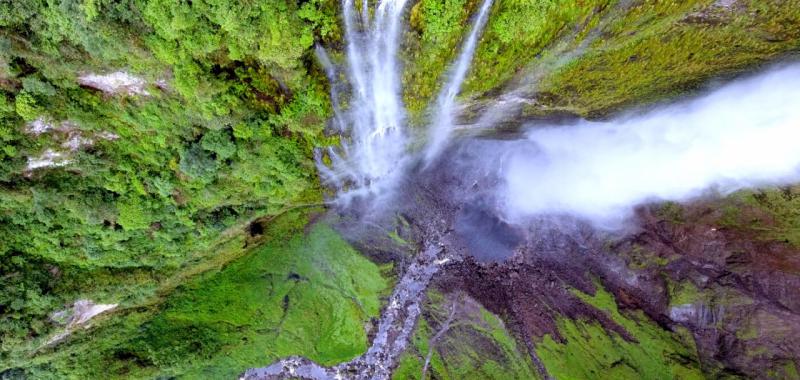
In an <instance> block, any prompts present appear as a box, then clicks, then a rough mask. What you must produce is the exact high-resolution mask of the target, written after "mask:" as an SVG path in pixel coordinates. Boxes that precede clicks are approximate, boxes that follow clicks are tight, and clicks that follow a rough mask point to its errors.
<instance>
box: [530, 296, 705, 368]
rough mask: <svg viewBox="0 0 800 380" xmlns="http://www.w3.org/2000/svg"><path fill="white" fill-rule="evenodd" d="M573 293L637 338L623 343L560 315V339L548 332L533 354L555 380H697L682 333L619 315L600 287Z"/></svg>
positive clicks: (595, 326)
mask: <svg viewBox="0 0 800 380" xmlns="http://www.w3.org/2000/svg"><path fill="white" fill-rule="evenodd" d="M576 294H577V295H578V296H579V297H581V298H582V299H583V300H584V301H585V302H587V303H588V304H590V305H592V306H594V307H596V308H598V309H600V310H603V311H605V312H606V313H608V315H609V316H611V317H612V318H613V320H614V321H615V322H617V323H618V324H620V325H621V326H623V327H624V328H625V329H626V330H627V331H628V332H629V333H631V335H632V336H633V337H634V338H635V339H637V340H638V343H636V342H628V341H626V340H624V339H623V338H622V337H620V336H618V335H617V334H615V333H609V332H606V331H605V330H604V329H603V328H602V327H601V326H600V325H598V324H596V323H592V322H586V321H581V320H575V321H573V320H570V319H566V318H565V319H561V320H560V321H559V333H560V334H561V335H562V336H564V338H565V342H564V343H558V342H556V341H554V340H553V339H552V338H551V337H550V336H549V335H547V336H545V338H544V340H543V341H542V342H541V343H540V344H539V345H538V346H537V349H536V351H537V354H538V355H539V357H540V358H541V360H542V362H543V363H544V364H545V366H546V367H547V370H548V372H549V373H550V374H551V375H552V376H554V377H555V378H557V379H589V378H613V379H702V378H704V375H703V373H702V372H701V371H700V368H699V363H698V361H697V357H696V353H695V350H694V348H693V345H694V342H693V340H692V338H691V336H690V335H689V334H688V332H684V331H680V330H678V331H677V333H675V334H670V333H669V332H668V331H666V330H663V329H662V328H661V327H659V326H658V325H656V324H655V323H654V322H652V321H650V320H649V319H648V318H647V317H646V316H644V315H641V314H635V315H624V314H622V313H621V312H620V311H619V310H618V309H617V305H616V302H615V301H614V298H613V295H612V294H610V293H608V292H606V291H605V290H603V289H602V288H598V291H597V292H596V294H595V295H594V296H590V295H586V294H583V293H580V292H576Z"/></svg>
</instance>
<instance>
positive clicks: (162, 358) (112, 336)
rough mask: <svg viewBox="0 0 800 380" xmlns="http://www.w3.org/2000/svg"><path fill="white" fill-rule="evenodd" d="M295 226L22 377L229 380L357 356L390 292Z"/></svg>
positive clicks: (369, 267) (336, 247) (371, 268)
mask: <svg viewBox="0 0 800 380" xmlns="http://www.w3.org/2000/svg"><path fill="white" fill-rule="evenodd" d="M293 225H294V224H290V225H287V227H289V229H288V230H287V229H285V228H284V229H282V231H283V232H284V234H285V233H287V232H290V231H292V230H295V231H297V232H296V234H295V235H282V236H280V237H276V239H274V240H272V241H271V242H269V243H267V244H266V245H264V246H262V247H259V248H258V249H256V250H255V251H253V253H252V254H250V255H248V256H246V257H244V258H242V259H240V260H238V261H236V262H234V263H232V264H230V265H228V266H227V267H225V268H224V269H222V270H221V271H219V272H217V273H213V272H210V273H205V274H203V275H202V276H200V277H199V278H197V279H195V280H192V281H189V282H188V283H186V284H185V285H183V286H181V287H180V288H179V289H178V291H177V292H175V293H174V294H173V295H171V296H170V297H169V298H168V299H167V302H166V304H165V305H164V306H163V307H161V308H160V310H158V311H157V313H156V314H154V315H151V314H150V313H149V312H148V311H147V310H131V312H130V313H126V314H124V315H120V316H116V317H114V318H113V319H112V320H111V321H109V322H110V323H108V324H107V325H104V326H103V327H102V328H100V329H98V330H96V331H93V332H92V334H87V333H83V332H79V333H78V335H76V336H75V337H74V338H72V340H71V341H70V342H68V343H66V345H65V346H63V347H59V349H58V350H57V351H53V352H49V353H45V354H42V355H40V356H37V357H35V359H34V360H32V361H30V362H28V363H27V364H26V365H25V367H28V368H27V370H28V371H30V372H31V373H32V374H36V376H41V377H48V376H58V377H67V378H69V377H84V378H85V377H97V376H104V377H108V376H110V377H123V378H139V377H152V376H155V375H159V376H179V377H183V378H224V377H234V376H235V375H237V374H238V373H239V372H240V371H242V370H243V369H245V368H248V367H253V366H263V365H266V364H269V363H270V362H272V361H274V360H276V359H277V358H280V357H285V356H289V355H303V356H306V357H309V358H311V359H313V360H316V361H318V362H320V363H323V364H334V363H338V362H340V361H346V360H349V359H351V358H353V357H355V356H357V355H359V354H361V353H362V352H364V350H365V349H366V345H367V338H366V332H365V324H366V323H367V321H368V320H369V319H370V318H373V317H375V316H377V315H378V312H379V308H380V296H381V294H383V293H385V291H386V289H387V287H388V285H389V284H388V283H387V281H386V280H385V279H384V278H383V277H382V276H381V274H380V268H379V267H378V266H377V265H375V264H373V263H372V262H370V261H368V260H367V259H365V258H364V257H362V256H360V255H359V254H358V253H357V252H356V251H354V250H353V249H352V248H351V247H350V246H349V245H348V244H347V243H346V242H345V241H344V240H342V238H341V237H339V236H338V235H337V234H336V232H334V231H333V230H332V229H331V228H330V227H328V226H326V225H323V224H317V225H314V226H313V227H312V228H311V229H310V231H309V232H308V234H307V235H305V234H304V233H303V231H302V229H299V230H298V229H295V227H293ZM287 236H288V238H287Z"/></svg>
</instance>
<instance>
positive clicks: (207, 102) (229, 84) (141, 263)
mask: <svg viewBox="0 0 800 380" xmlns="http://www.w3.org/2000/svg"><path fill="white" fill-rule="evenodd" d="M370 3H371V4H372V3H374V2H370ZM409 3H410V4H409V7H410V10H409V13H408V17H409V25H410V26H409V28H408V30H407V34H406V36H405V39H404V44H403V48H402V55H403V56H402V59H403V62H404V69H405V72H404V74H403V75H404V76H403V78H404V82H405V83H404V93H403V96H404V101H405V102H406V104H407V107H408V108H409V111H410V114H411V120H412V122H413V123H414V124H421V123H420V121H421V120H422V118H423V117H424V112H425V111H426V107H427V105H428V104H429V102H430V100H431V99H432V97H434V96H435V94H436V93H437V91H438V89H439V86H441V83H442V82H443V81H444V78H445V75H446V71H447V69H448V65H449V64H450V63H451V61H452V59H453V58H454V57H455V56H456V54H457V52H458V48H459V46H460V43H461V42H462V40H463V38H464V37H465V31H466V28H467V26H468V25H469V20H470V19H471V17H472V16H473V14H474V12H475V10H476V9H477V8H478V6H479V4H480V1H479V0H419V1H410V2H409ZM340 6H341V5H340V2H339V1H338V0H304V1H289V0H270V1H262V2H235V1H228V0H191V1H167V0H121V1H111V0H15V1H4V2H0V288H2V289H3V292H1V293H0V372H2V371H4V370H6V369H7V368H14V367H23V368H22V369H20V371H26V372H28V373H29V374H31V375H32V377H38V378H48V377H51V378H64V377H66V378H86V377H97V376H101V375H106V374H107V373H109V372H108V371H110V373H112V374H113V375H115V376H118V377H130V378H137V377H155V376H161V375H163V376H172V375H176V376H185V377H193V378H196V377H223V376H232V375H235V373H237V372H238V371H239V370H241V369H243V368H246V367H247V366H253V365H261V364H266V363H268V362H269V361H271V360H273V359H275V358H277V357H279V356H284V355H288V354H302V355H305V356H308V357H310V358H312V359H315V360H318V361H320V362H322V363H326V364H331V363H335V362H338V361H341V360H346V359H347V358H350V357H353V356H355V355H357V354H358V353H360V352H361V351H363V349H364V347H365V339H366V338H365V335H364V329H363V327H364V324H365V321H366V320H368V319H369V318H370V317H371V316H374V315H375V314H376V313H377V308H378V297H379V295H381V294H382V292H384V289H385V288H386V281H385V280H384V279H382V278H381V276H380V275H379V273H381V271H380V268H377V269H376V267H375V266H374V265H373V264H372V263H370V262H368V261H366V260H364V259H363V258H361V257H360V256H358V255H356V254H355V253H354V252H353V251H352V249H350V248H349V247H346V245H345V244H344V242H343V241H341V239H340V238H338V237H336V236H335V234H334V233H333V232H332V231H331V230H330V229H329V228H327V227H325V226H316V227H313V228H312V230H311V232H310V233H309V235H308V236H307V237H305V238H303V237H301V235H302V233H301V229H302V226H303V225H305V223H306V221H307V216H306V214H305V213H303V212H298V211H296V210H295V208H297V207H305V206H308V205H314V204H318V203H320V202H321V199H322V190H321V189H320V186H319V183H318V180H317V175H316V173H315V168H314V164H313V160H312V156H313V150H314V148H316V147H318V146H321V145H329V144H332V143H335V142H336V141H337V140H336V137H327V136H325V135H324V134H323V126H324V123H325V120H326V119H327V118H328V117H329V116H330V115H331V106H330V104H329V103H330V101H329V99H328V95H327V94H328V84H327V83H326V82H327V81H326V79H325V75H324V74H323V73H322V72H321V71H320V68H319V67H317V65H316V64H315V61H314V55H313V45H314V44H322V45H324V46H326V47H327V48H328V49H329V50H331V55H332V56H333V57H341V51H340V49H341V47H342V41H341V39H342V31H341V25H340V22H339V16H340V15H339V13H340ZM798 41H800V7H799V6H798V4H797V2H796V1H766V0H739V1H736V2H735V3H734V5H733V6H730V7H724V6H719V5H715V2H714V1H713V0H691V1H682V2H681V1H666V0H665V1H638V0H635V1H614V0H586V1H561V0H537V1H528V0H495V3H494V5H493V7H492V10H491V14H490V18H489V21H488V23H487V26H486V30H485V33H484V35H483V36H482V37H481V39H480V42H479V45H478V49H477V51H476V56H475V59H474V62H473V64H472V70H471V71H470V74H469V76H468V79H467V81H466V82H465V86H464V88H465V91H464V94H462V96H463V97H464V98H477V97H481V96H483V97H488V96H490V95H491V94H494V93H496V92H497V90H498V89H500V88H502V87H504V86H507V85H509V84H510V83H511V82H513V81H514V80H519V79H521V78H534V79H536V81H535V82H536V88H535V90H536V91H537V92H538V96H537V99H538V101H539V102H540V104H538V105H536V106H532V107H531V108H530V109H528V110H527V112H529V113H531V114H538V113H548V112H552V111H564V110H565V111H568V112H573V113H577V114H580V115H584V116H603V115H605V114H607V113H609V112H612V111H614V110H617V109H619V108H620V107H623V106H625V105H630V104H638V103H645V102H652V101H657V100H661V99H663V98H666V97H669V96H672V95H674V94H677V93H678V92H685V91H687V90H692V89H694V88H696V86H697V85H698V84H699V83H701V81H704V80H707V79H708V78H711V77H713V76H717V75H728V74H735V73H738V72H741V71H743V70H747V69H748V68H751V67H753V66H756V65H759V64H762V63H764V62H767V61H768V60H771V59H776V58H778V57H781V56H783V55H784V54H787V53H790V52H793V51H796V50H797V49H798V48H800V46H799V45H798ZM556 46H558V48H556ZM562 48H563V49H564V50H561V49H562ZM562 52H563V53H566V54H565V55H564V56H563V57H566V58H564V59H563V61H559V62H558V64H557V65H554V66H553V67H550V66H548V67H546V69H545V70H542V67H541V66H542V65H543V64H544V63H545V62H550V61H548V59H553V58H555V59H556V60H558V58H559V57H562V56H561V53H562ZM115 71H124V72H127V73H130V74H131V75H134V76H136V77H138V78H141V79H142V81H143V83H145V85H144V90H146V91H147V94H146V95H145V94H138V95H137V94H129V93H125V92H122V93H117V94H108V93H103V92H101V91H99V90H97V89H92V88H89V87H87V86H81V85H79V84H78V82H79V81H78V78H79V77H80V76H82V75H84V74H88V73H97V74H107V73H111V72H115ZM37 123H38V125H44V124H48V125H50V126H51V127H52V128H50V130H48V131H43V132H42V131H39V132H35V131H33V128H32V126H34V125H37ZM72 141H78V142H80V144H78V145H79V146H77V147H74V148H73V147H70V143H71V142H72ZM47 152H57V153H59V154H61V155H62V157H61V159H60V160H61V161H60V162H59V165H51V166H50V167H41V168H31V167H29V164H30V163H31V161H29V160H31V159H36V158H37V157H42V156H43V155H45V154H46V153H47ZM796 193H797V191H796V189H788V190H775V191H765V192H759V193H741V194H739V195H737V196H736V198H732V200H731V201H730V202H729V203H728V204H726V206H725V208H724V210H725V212H724V215H723V218H721V219H720V223H721V225H722V226H725V227H727V228H738V229H742V230H746V231H748V232H751V233H752V234H753V236H756V237H758V238H763V239H770V240H779V241H784V242H786V243H787V244H791V245H792V246H800V218H798V210H800V205H798V204H797V202H798V201H797V199H800V198H798V197H797V196H796ZM287 210H295V211H289V212H288V214H287V215H286V216H284V217H281V218H277V219H273V218H275V217H276V216H277V215H282V214H284V213H286V212H287ZM662 211H663V212H664V213H665V216H667V217H669V219H670V220H671V221H673V222H675V223H678V222H681V221H683V220H684V215H683V214H682V213H681V211H682V210H681V209H680V207H676V206H668V207H665V208H664V210H662ZM291 218H295V219H296V221H295V222H291V221H287V220H290V219H291ZM254 220H261V221H267V222H265V223H264V224H265V225H270V226H271V227H269V228H268V229H267V231H265V232H264V233H263V234H259V233H257V232H254V233H253V234H254V235H259V236H249V235H248V234H247V233H246V231H247V229H248V225H249V223H250V222H252V221H254ZM257 225H258V226H261V224H257ZM290 236H291V237H292V238H291V239H289V237H290ZM389 238H390V239H392V241H393V242H394V243H395V244H396V245H397V246H398V247H409V246H410V245H409V244H407V243H406V242H405V241H404V240H403V239H402V238H401V236H400V235H399V234H398V233H397V231H393V232H390V233H389ZM276 239H286V241H278V240H276ZM262 243H263V244H266V245H264V246H263V247H261V248H257V246H258V245H259V244H262ZM640 253H641V258H640V260H639V261H638V264H636V265H641V266H652V265H663V261H664V260H666V259H663V258H650V256H648V254H647V253H646V252H640ZM248 254H249V256H247V257H245V258H242V257H243V256H245V255H248ZM237 259H239V260H238V261H236V260H237ZM232 261H235V263H234V264H230V263H231V262H232ZM228 264H230V265H228ZM222 268H224V269H222ZM787 268H790V267H789V266H787ZM384 269H385V268H384ZM265 292H267V293H265ZM690 293H691V292H689V293H686V292H683V293H681V292H678V293H676V294H678V295H677V296H676V297H677V298H678V299H681V298H682V297H683V298H686V297H688V296H686V294H690ZM598 294H600V296H595V297H594V298H587V300H590V301H592V302H599V300H600V298H602V297H601V296H602V294H604V293H598ZM437 297H438V296H437V295H435V294H432V295H431V299H432V300H434V301H433V302H432V304H431V305H429V308H430V313H431V315H430V318H433V319H428V320H424V321H422V322H421V323H420V326H419V328H418V331H417V337H416V338H415V342H414V352H413V353H409V354H408V355H406V356H405V357H404V359H403V364H402V365H401V369H400V371H399V375H398V376H400V377H401V378H402V377H403V376H406V377H415V376H416V375H415V374H417V373H421V372H420V371H421V366H422V362H423V361H424V356H425V355H426V354H427V346H426V345H427V341H428V339H429V338H430V337H431V336H432V334H435V332H434V331H433V330H432V329H433V328H432V326H434V325H437V323H435V322H442V321H443V320H444V319H443V318H446V307H445V306H444V305H443V304H442V303H443V302H444V301H443V298H441V297H439V298H437ZM598 297H600V298H598ZM81 298H86V299H91V300H94V301H96V302H98V303H119V304H120V307H119V308H118V309H117V310H115V311H114V312H113V313H111V314H110V315H104V316H100V317H98V318H97V319H96V320H95V321H93V323H95V324H96V326H95V327H94V328H92V329H89V330H86V331H83V330H81V331H76V332H75V333H74V335H73V336H72V337H70V338H69V339H68V341H66V342H64V343H63V344H60V345H57V346H55V347H45V345H44V343H45V342H46V341H47V340H48V339H49V338H50V337H52V336H53V335H54V334H55V333H56V332H57V331H59V329H60V327H58V326H56V325H54V324H53V323H52V322H51V321H49V320H48V315H49V314H50V313H52V312H54V311H56V310H62V309H64V308H65V307H66V306H67V305H69V304H71V303H72V302H73V301H75V300H76V299H81ZM603 299H604V298H603ZM612 306H613V305H605V306H604V307H607V308H606V309H604V310H608V311H609V313H611V314H612V316H613V317H614V318H615V319H616V318H622V319H620V321H622V322H620V323H621V324H622V325H623V326H625V327H626V328H628V329H629V331H632V333H633V334H634V336H636V337H637V338H639V337H644V338H643V339H645V340H643V341H642V344H641V348H636V346H635V345H634V344H633V343H629V342H625V341H623V340H621V339H620V338H619V337H616V336H613V335H612V336H609V335H608V334H606V333H605V332H604V331H602V329H600V328H599V327H598V326H595V325H590V324H586V323H583V322H570V321H566V320H564V321H562V322H561V323H562V330H563V331H564V335H565V336H567V337H568V340H567V343H566V345H561V344H557V343H556V342H553V341H552V339H551V340H550V341H548V340H547V339H550V338H546V339H545V344H544V345H543V348H542V349H541V350H542V353H541V355H542V356H543V357H547V358H548V360H549V362H548V366H549V367H552V368H555V369H553V371H554V373H556V374H564V375H565V376H568V377H569V376H572V375H576V376H577V375H580V374H586V373H596V372H591V371H598V370H600V369H603V368H608V365H609V363H606V362H604V361H598V360H600V359H597V360H595V359H594V358H593V357H592V354H591V352H590V351H588V349H589V348H594V349H602V350H606V351H604V352H608V353H609V354H608V356H607V357H604V359H602V360H606V359H608V360H611V358H612V356H614V355H617V354H619V357H630V358H633V359H626V360H629V361H630V360H632V361H633V362H632V364H631V363H628V362H626V363H627V364H626V365H628V364H630V365H631V366H632V367H631V368H634V369H635V371H637V372H636V373H638V374H640V375H641V374H643V375H650V374H653V373H655V372H654V371H657V370H663V371H666V372H662V373H673V374H676V375H677V374H680V373H684V372H681V371H689V372H686V373H694V372H692V371H693V370H690V369H685V368H683V367H676V366H675V365H674V363H673V362H672V361H670V360H671V359H669V360H668V359H663V360H661V359H647V360H646V359H645V358H644V357H643V355H644V354H643V352H644V353H646V354H647V355H655V356H654V357H655V358H662V356H658V355H656V354H659V353H663V352H667V353H669V355H673V354H674V355H679V356H680V357H681V358H683V357H684V356H686V357H692V356H691V355H690V354H687V353H686V352H685V351H681V350H682V348H680V347H682V346H680V344H678V343H676V342H674V341H671V340H669V339H670V338H669V337H668V336H666V335H664V334H666V333H664V332H663V331H661V330H658V329H656V328H655V327H652V326H650V325H648V324H647V323H644V322H641V323H635V324H634V323H633V322H631V321H633V320H638V319H639V318H636V316H622V315H621V314H619V313H618V312H617V311H616V308H614V307H612ZM479 314H480V315H479V316H478V314H472V315H471V316H469V318H467V319H466V322H465V320H461V321H460V322H459V323H458V324H457V326H454V327H453V328H452V331H450V332H448V333H447V334H445V336H444V337H443V338H442V339H443V340H442V341H441V342H440V343H439V344H441V347H445V348H444V349H441V348H440V349H436V350H434V351H433V356H432V359H431V367H430V369H429V371H428V372H429V374H430V375H431V376H434V374H435V376H437V377H441V378H454V377H455V378H458V377H462V378H468V377H470V376H478V377H484V378H486V377H490V376H501V375H499V374H508V377H511V378H530V377H531V376H532V375H531V372H530V371H531V369H530V368H531V366H530V365H529V362H528V360H529V359H528V358H527V357H526V356H525V355H524V354H520V352H521V351H520V350H518V348H517V347H516V343H515V342H514V341H513V339H512V338H511V337H510V335H509V334H508V332H507V331H506V330H505V328H504V327H503V326H502V324H501V323H500V322H499V320H497V317H495V316H493V315H490V314H488V312H486V311H485V310H482V309H481V312H480V313H479ZM631 318H632V319H631ZM462 319H463V318H462ZM642 320H643V319H642ZM623 322H624V323H623ZM651 327H652V328H651ZM636 329H641V331H639V330H636ZM746 335H747V334H746ZM748 336H749V335H748ZM648 339H649V340H648ZM463 342H472V343H475V344H473V345H469V344H464V343H463ZM547 342H550V343H547ZM608 347H612V349H608ZM486 352H491V353H492V355H494V356H491V358H493V359H490V360H489V359H487V356H486V355H487V354H486ZM522 352H524V350H523V351H522ZM562 354H564V355H566V354H568V355H567V356H564V357H563V358H562V357H560V356H559V355H562ZM547 355H549V356H547ZM569 355H573V356H569ZM628 355H632V356H628ZM659 355H660V354H659ZM495 359H496V360H495ZM421 360H422V361H421ZM564 360H569V361H566V362H565V361H564ZM648 360H650V361H648ZM574 361H575V362H574ZM520 363H524V364H520ZM571 363H578V364H581V365H580V366H577V367H575V368H578V370H580V371H584V370H586V371H589V372H580V373H573V372H570V371H571V370H569V369H563V370H562V369H559V368H562V367H563V366H567V367H570V366H572V364H571ZM568 364H569V365H568ZM622 367H625V366H624V365H623V366H622ZM622 367H621V368H622ZM620 371H622V369H620ZM670 371H672V372H670ZM792 371H794V372H792ZM792 373H794V374H795V375H796V373H797V372H796V369H795V368H794V367H793V366H792V367H789V366H787V367H786V368H785V370H784V373H783V375H786V376H790V375H791V374H792ZM795 375H792V376H795Z"/></svg>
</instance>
